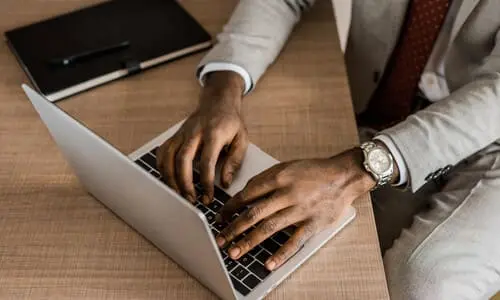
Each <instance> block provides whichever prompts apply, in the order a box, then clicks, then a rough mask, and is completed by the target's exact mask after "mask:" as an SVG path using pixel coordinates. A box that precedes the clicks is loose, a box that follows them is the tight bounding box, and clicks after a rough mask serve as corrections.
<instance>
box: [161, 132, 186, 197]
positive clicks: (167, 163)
mask: <svg viewBox="0 0 500 300" xmlns="http://www.w3.org/2000/svg"><path fill="white" fill-rule="evenodd" d="M180 145H181V142H180V139H179V138H176V137H173V138H172V139H170V140H168V141H166V142H165V143H164V144H163V145H162V146H161V147H160V149H159V150H160V156H159V157H160V159H159V160H158V169H159V170H160V171H161V172H162V175H163V178H164V179H165V182H166V183H167V185H168V186H169V187H171V188H172V189H174V190H175V191H176V192H177V193H180V190H179V187H178V186H177V183H176V181H175V154H176V153H177V150H178V149H179V147H180Z"/></svg>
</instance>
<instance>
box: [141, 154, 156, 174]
mask: <svg viewBox="0 0 500 300" xmlns="http://www.w3.org/2000/svg"><path fill="white" fill-rule="evenodd" d="M141 160H142V161H144V162H145V163H146V164H148V165H149V166H150V167H151V168H153V169H155V170H156V158H155V157H154V156H153V155H151V154H149V153H146V154H145V155H143V156H142V157H141Z"/></svg>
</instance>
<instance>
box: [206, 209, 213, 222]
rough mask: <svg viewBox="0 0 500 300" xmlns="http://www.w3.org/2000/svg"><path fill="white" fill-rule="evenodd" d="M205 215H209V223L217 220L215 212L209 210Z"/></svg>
mask: <svg viewBox="0 0 500 300" xmlns="http://www.w3.org/2000/svg"><path fill="white" fill-rule="evenodd" d="M205 216H206V217H207V222H208V224H212V223H213V222H215V214H214V213H213V212H211V211H207V213H205Z"/></svg>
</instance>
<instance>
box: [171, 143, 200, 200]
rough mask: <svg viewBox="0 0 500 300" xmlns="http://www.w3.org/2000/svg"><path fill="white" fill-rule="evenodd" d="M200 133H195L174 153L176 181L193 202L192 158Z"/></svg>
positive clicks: (185, 195) (186, 196)
mask: <svg viewBox="0 0 500 300" xmlns="http://www.w3.org/2000/svg"><path fill="white" fill-rule="evenodd" d="M200 140H201V135H196V136H195V137H194V138H192V139H191V140H189V141H187V142H185V143H184V144H183V145H182V146H181V147H180V148H179V151H177V154H176V155H175V170H176V176H175V178H176V182H177V186H179V188H180V190H181V192H182V195H183V196H184V197H185V198H186V199H188V200H189V202H191V203H194V202H195V201H196V192H195V190H194V184H193V160H194V157H195V155H196V152H197V151H198V147H199V145H200Z"/></svg>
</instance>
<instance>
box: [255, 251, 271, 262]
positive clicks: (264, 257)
mask: <svg viewBox="0 0 500 300" xmlns="http://www.w3.org/2000/svg"><path fill="white" fill-rule="evenodd" d="M269 257H271V254H269V252H267V251H266V250H262V251H261V252H260V253H259V254H258V255H257V256H256V257H255V258H256V259H257V260H258V261H260V262H261V263H263V264H265V263H266V261H267V259H268V258H269Z"/></svg>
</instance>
